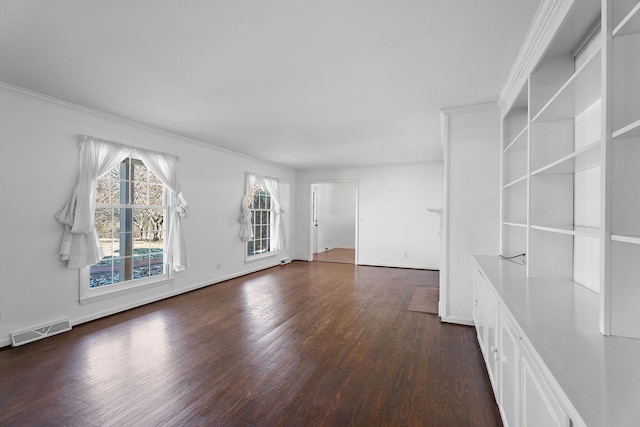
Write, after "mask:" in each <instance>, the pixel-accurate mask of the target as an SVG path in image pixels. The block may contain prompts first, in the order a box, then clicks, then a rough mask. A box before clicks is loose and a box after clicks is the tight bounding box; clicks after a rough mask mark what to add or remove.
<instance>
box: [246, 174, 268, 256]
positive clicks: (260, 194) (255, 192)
mask: <svg viewBox="0 0 640 427" xmlns="http://www.w3.org/2000/svg"><path fill="white" fill-rule="evenodd" d="M248 202H249V208H250V210H251V224H252V228H253V230H252V231H253V238H252V239H251V240H249V241H248V242H247V259H251V258H253V257H257V256H266V255H272V254H273V252H274V251H273V248H272V245H271V236H272V235H273V228H274V222H273V217H274V215H273V203H272V200H271V194H270V193H269V191H268V190H267V189H266V187H265V186H264V183H261V182H257V183H256V184H255V185H254V186H253V188H252V189H251V194H250V195H249V201H248Z"/></svg>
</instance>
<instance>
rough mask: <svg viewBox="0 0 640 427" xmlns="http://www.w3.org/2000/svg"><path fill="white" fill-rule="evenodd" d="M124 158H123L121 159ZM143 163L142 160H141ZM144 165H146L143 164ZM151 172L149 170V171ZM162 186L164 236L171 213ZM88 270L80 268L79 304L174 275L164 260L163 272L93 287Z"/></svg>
mask: <svg viewBox="0 0 640 427" xmlns="http://www.w3.org/2000/svg"><path fill="white" fill-rule="evenodd" d="M127 158H132V159H135V160H140V161H142V159H140V158H139V157H137V156H136V155H135V153H131V154H129V155H128V156H127ZM124 160H126V159H123V161H124ZM142 163H143V164H144V162H142ZM145 167H146V165H145ZM149 172H151V171H149ZM100 178H101V177H98V179H100ZM162 186H163V196H162V197H163V200H162V203H163V210H164V222H165V224H166V226H165V227H164V231H165V238H166V235H167V234H168V233H169V230H170V227H171V226H172V224H171V219H170V218H171V215H169V211H168V209H169V200H168V197H169V194H168V193H169V191H168V188H167V186H166V185H165V184H162ZM127 207H130V208H135V207H141V206H140V205H128V206H127ZM166 244H167V242H166V240H165V241H164V245H163V246H164V247H163V258H164V259H165V260H166V259H167V258H168V257H167V247H166ZM90 272H91V266H89V267H84V268H81V269H80V295H79V302H80V305H85V304H90V303H93V302H98V301H104V300H107V299H111V298H116V297H118V296H121V295H126V294H130V293H134V292H138V291H141V290H144V289H149V288H153V287H156V286H163V285H171V284H173V281H174V277H173V265H172V263H170V262H165V263H164V273H163V274H156V275H154V276H149V277H145V278H140V279H129V280H125V281H123V282H118V283H112V284H110V285H107V286H99V287H95V288H91V287H89V283H90V280H89V276H90Z"/></svg>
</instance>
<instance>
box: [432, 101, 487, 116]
mask: <svg viewBox="0 0 640 427" xmlns="http://www.w3.org/2000/svg"><path fill="white" fill-rule="evenodd" d="M496 107H497V104H496V101H495V100H489V101H478V102H473V103H470V104H462V105H453V106H451V107H444V108H441V109H440V114H441V115H445V116H457V115H459V114H472V113H479V112H482V111H487V110H491V109H493V108H496Z"/></svg>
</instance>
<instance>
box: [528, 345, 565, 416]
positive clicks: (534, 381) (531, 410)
mask: <svg viewBox="0 0 640 427" xmlns="http://www.w3.org/2000/svg"><path fill="white" fill-rule="evenodd" d="M569 425H570V420H569V416H568V415H567V413H566V412H565V411H564V410H563V409H562V406H561V405H560V403H559V402H558V400H557V399H556V397H555V396H554V394H553V393H552V392H551V389H550V388H549V386H548V385H547V383H546V382H545V381H544V380H543V379H542V375H541V374H540V371H539V370H538V369H537V367H536V364H535V363H534V361H533V357H532V356H531V352H530V351H529V349H528V348H527V346H526V345H525V344H524V343H523V342H522V341H520V426H521V427H538V426H549V427H569Z"/></svg>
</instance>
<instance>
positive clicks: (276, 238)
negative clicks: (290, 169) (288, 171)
mask: <svg viewBox="0 0 640 427" xmlns="http://www.w3.org/2000/svg"><path fill="white" fill-rule="evenodd" d="M263 182H264V186H265V187H266V188H267V191H268V192H269V194H271V203H272V204H273V213H274V214H275V219H274V224H275V225H274V228H275V230H274V234H273V236H271V245H272V247H273V249H275V250H276V251H280V250H282V249H284V248H285V246H286V242H287V241H286V240H285V233H284V221H282V214H283V213H284V210H282V205H281V203H280V190H279V187H278V181H277V180H276V179H274V178H263Z"/></svg>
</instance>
